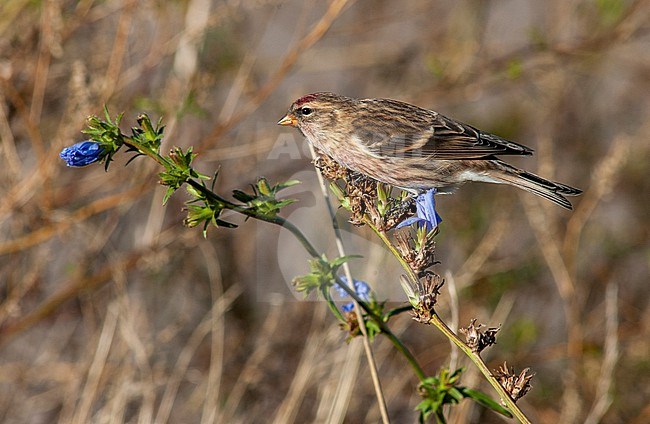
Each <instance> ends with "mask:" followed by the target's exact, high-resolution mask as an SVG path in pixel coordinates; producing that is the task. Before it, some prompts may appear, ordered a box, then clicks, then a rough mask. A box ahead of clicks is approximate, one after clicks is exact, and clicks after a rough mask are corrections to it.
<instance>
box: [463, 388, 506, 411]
mask: <svg viewBox="0 0 650 424" xmlns="http://www.w3.org/2000/svg"><path fill="white" fill-rule="evenodd" d="M459 390H460V392H461V393H462V394H463V396H464V397H467V398H471V399H472V400H474V401H475V402H476V403H478V404H480V405H483V406H484V407H486V408H489V409H491V410H493V411H495V412H498V413H499V414H501V415H504V416H506V417H508V418H512V417H513V415H512V413H511V412H510V411H509V410H508V409H506V408H504V407H503V406H501V404H500V403H498V402H496V401H495V400H493V399H492V398H491V397H489V396H488V395H486V394H485V393H483V392H479V391H478V390H473V389H468V388H467V387H461V388H459Z"/></svg>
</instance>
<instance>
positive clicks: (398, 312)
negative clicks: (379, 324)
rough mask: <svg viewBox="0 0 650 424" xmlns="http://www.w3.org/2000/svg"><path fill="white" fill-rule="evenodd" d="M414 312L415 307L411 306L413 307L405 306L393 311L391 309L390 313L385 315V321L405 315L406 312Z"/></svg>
mask: <svg viewBox="0 0 650 424" xmlns="http://www.w3.org/2000/svg"><path fill="white" fill-rule="evenodd" d="M412 310H413V306H411V305H404V306H400V307H399V308H393V309H391V310H390V311H388V312H386V313H385V314H384V320H385V321H388V320H389V319H390V318H392V317H394V316H396V315H399V314H401V313H404V312H409V311H412Z"/></svg>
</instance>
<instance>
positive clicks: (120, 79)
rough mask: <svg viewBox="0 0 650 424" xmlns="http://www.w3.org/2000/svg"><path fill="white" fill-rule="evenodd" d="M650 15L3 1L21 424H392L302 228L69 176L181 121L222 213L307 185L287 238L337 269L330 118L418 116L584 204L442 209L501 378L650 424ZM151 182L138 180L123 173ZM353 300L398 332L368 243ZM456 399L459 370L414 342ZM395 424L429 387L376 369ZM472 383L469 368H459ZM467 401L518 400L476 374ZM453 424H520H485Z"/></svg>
mask: <svg viewBox="0 0 650 424" xmlns="http://www.w3.org/2000/svg"><path fill="white" fill-rule="evenodd" d="M648 46H650V2H648V1H643V0H569V1H566V0H551V1H546V2H539V1H534V0H519V1H515V0H499V1H487V0H486V1H477V0H472V1H470V0H466V1H451V0H446V1H424V0H412V1H406V2H399V3H398V2H393V1H388V0H383V1H360V0H358V1H344V0H334V1H332V2H321V1H316V0H307V1H296V0H287V1H279V0H277V1H274V0H269V1H264V0H228V1H216V0H214V1H210V0H176V1H160V0H145V1H135V0H103V1H96V0H82V1H66V0H42V1H35V0H3V1H2V2H1V3H0V139H1V140H2V144H1V149H0V155H1V156H2V164H3V166H2V168H1V169H0V174H1V178H2V181H3V183H2V185H1V186H0V191H1V193H2V202H0V219H1V224H0V225H1V228H2V235H1V236H0V255H1V256H0V421H2V422H6V423H52V422H61V423H87V422H96V423H104V422H106V423H108V422H142V423H148V422H157V423H163V422H172V423H194V422H241V423H253V422H277V423H289V422H340V421H341V420H345V422H377V421H378V411H377V408H376V407H375V400H374V395H373V389H372V385H371V381H370V378H369V376H368V373H367V367H366V364H365V359H364V358H363V354H362V351H361V343H360V340H355V341H353V342H352V343H351V344H350V345H346V344H345V343H344V339H345V336H346V335H345V334H344V333H342V332H341V331H340V330H339V328H338V326H337V323H336V322H335V320H334V319H333V318H332V317H331V316H329V315H328V313H327V312H326V310H325V306H324V305H323V304H321V303H320V302H313V301H302V300H301V299H300V298H299V297H296V296H295V295H294V294H292V291H291V286H290V281H291V278H292V277H294V276H295V275H298V274H302V273H305V272H306V271H307V263H306V259H307V256H306V255H305V254H304V253H303V252H302V251H301V250H300V247H299V246H298V245H297V244H296V243H295V242H294V241H293V240H291V238H290V237H289V236H288V235H286V234H284V233H282V232H280V231H278V230H277V229H276V228H270V227H269V226H263V225H261V224H256V223H252V222H241V227H240V228H239V229H237V230H226V229H217V230H211V231H210V232H209V234H208V237H207V239H204V238H203V237H202V235H201V232H200V230H199V229H186V228H183V227H182V225H181V222H182V219H183V211H182V207H183V202H184V201H185V200H186V198H185V197H184V193H182V192H179V193H177V194H176V195H175V196H174V198H173V199H172V200H171V201H170V204H169V205H168V206H167V207H162V206H161V199H162V195H163V191H164V190H162V189H161V188H160V187H159V186H158V185H157V172H158V170H157V169H156V167H155V166H154V164H153V163H148V162H149V161H146V160H139V161H136V162H134V163H132V164H130V165H129V166H128V167H127V168H124V167H123V165H124V163H125V162H126V159H127V158H126V157H119V158H118V160H117V161H116V162H115V163H114V165H113V166H112V168H111V169H110V170H109V172H108V173H106V172H104V170H103V169H102V167H100V166H94V167H90V168H87V169H83V170H74V169H69V168H66V167H65V166H64V164H63V162H62V161H61V160H60V159H59V158H58V152H59V151H60V149H61V148H62V147H63V146H65V145H69V144H72V143H73V142H75V141H79V140H81V139H83V135H82V134H80V130H81V129H82V128H83V126H84V120H85V118H86V117H87V116H88V115H90V114H99V113H101V111H102V106H103V104H107V105H108V107H109V109H110V110H111V112H113V114H117V113H119V112H122V111H124V112H126V114H125V118H124V121H123V126H124V131H127V130H128V127H129V126H131V125H134V124H135V118H136V116H137V114H138V113H140V112H147V113H149V114H150V115H151V116H152V117H153V118H154V119H157V118H158V117H159V116H162V117H164V123H165V124H166V125H167V128H166V135H167V137H166V139H165V144H164V146H165V147H164V148H165V149H168V148H170V147H171V146H173V145H179V146H183V147H186V146H190V145H192V146H194V150H195V151H196V152H198V153H199V157H198V159H197V160H196V162H195V163H196V164H198V166H197V167H198V169H199V171H201V172H204V173H208V174H210V173H212V172H214V170H216V169H217V168H218V167H221V168H220V169H221V171H220V176H219V180H218V182H217V187H218V190H219V191H220V192H222V193H225V194H227V193H229V192H230V191H231V190H232V189H234V188H245V187H247V185H248V184H250V183H252V182H254V181H255V178H256V177H257V176H258V175H264V176H266V177H267V178H269V180H271V181H280V180H287V179H290V178H298V179H300V180H302V181H303V184H302V185H301V186H298V187H296V188H292V189H291V190H292V192H291V193H290V194H291V195H292V196H295V197H296V198H298V199H299V200H300V201H299V202H298V203H297V204H295V205H294V206H292V207H291V208H289V209H287V210H286V211H285V214H286V216H288V217H289V218H290V219H292V220H293V221H295V222H296V224H298V225H299V226H301V227H302V228H304V229H305V230H306V231H307V232H308V233H309V235H310V237H312V238H313V239H314V241H315V243H316V244H317V245H318V246H319V248H321V249H322V250H323V251H326V252H328V254H329V256H330V257H332V256H334V255H335V253H334V252H335V251H334V247H333V243H332V240H331V236H330V235H329V234H328V233H329V230H328V224H327V218H326V213H325V209H324V207H323V205H322V200H321V199H320V194H319V191H318V188H317V185H316V183H315V177H314V172H313V168H312V166H311V164H310V163H309V162H310V161H309V158H308V155H306V154H305V152H306V150H305V149H304V148H303V147H304V146H303V141H302V138H301V137H300V135H299V134H298V133H297V132H289V131H286V129H284V128H280V127H277V126H276V125H275V122H276V121H277V120H278V119H279V118H280V117H282V116H283V114H284V113H285V111H286V109H287V108H288V106H289V105H290V103H291V102H292V101H293V100H294V99H295V98H297V97H298V96H300V95H302V94H305V93H308V92H312V91H334V92H338V93H341V94H345V95H349V96H355V97H390V98H395V99H400V100H404V101H409V102H411V103H415V104H418V105H420V106H423V107H428V108H431V109H435V110H437V111H439V112H442V113H443V114H445V115H448V116H452V117H455V118H457V119H460V120H463V121H465V122H468V123H471V124H472V125H474V126H477V127H479V128H482V129H485V130H487V131H491V132H495V133H497V134H499V135H501V136H504V137H506V138H510V139H512V140H515V141H517V142H520V143H523V144H526V145H529V146H531V147H533V148H534V149H535V150H536V156H535V157H534V158H533V159H531V158H527V159H522V160H521V161H518V162H517V163H516V164H517V165H521V166H524V167H526V168H527V169H530V170H532V171H535V172H538V173H540V174H541V175H544V176H546V177H551V178H554V179H557V180H559V181H562V182H565V183H567V184H570V185H573V186H576V187H580V188H582V189H584V190H585V193H584V194H583V195H582V196H581V197H579V198H576V199H575V211H574V212H573V213H568V212H566V211H563V210H561V209H560V208H558V207H555V206H554V205H552V204H550V203H548V202H547V203H542V202H541V201H539V200H538V199H536V198H534V197H533V196H531V195H528V194H525V193H524V194H522V193H519V192H518V191H517V190H514V189H510V188H506V187H497V186H493V185H482V184H474V185H468V186H465V187H463V188H462V189H461V190H459V191H458V192H457V193H456V194H454V195H451V196H442V197H439V199H438V205H439V206H438V208H439V212H440V214H441V215H442V217H443V219H444V222H443V224H442V227H441V231H442V233H441V235H440V236H439V238H438V248H437V253H438V259H439V260H440V261H441V264H440V265H439V266H438V268H437V270H438V271H439V272H440V273H441V274H443V275H445V276H446V278H447V285H446V287H445V289H444V296H443V300H442V303H441V305H440V307H439V309H440V313H441V314H442V315H443V316H445V317H446V318H447V320H448V321H449V322H450V323H452V324H454V325H462V326H466V325H467V324H468V323H469V321H470V319H471V318H477V319H478V320H479V322H483V323H487V324H489V325H491V326H496V325H498V324H499V323H502V324H503V325H502V331H501V332H500V334H499V336H500V337H499V338H498V344H497V345H496V346H495V347H493V348H491V349H490V350H489V352H486V353H485V355H484V357H485V358H486V360H487V362H488V364H489V365H490V367H491V368H496V367H497V366H498V365H499V364H501V363H503V361H504V360H507V361H508V364H509V365H511V366H514V367H515V368H516V369H517V370H521V369H523V368H525V367H531V368H532V370H533V371H535V372H536V373H537V375H536V377H535V379H534V380H533V390H532V391H531V392H530V393H529V394H528V395H527V396H526V397H525V398H524V399H522V400H521V401H520V405H521V406H522V409H523V410H524V411H525V412H526V413H527V414H528V416H529V417H530V418H531V419H532V420H533V421H534V422H539V423H557V422H560V423H582V422H590V423H595V422H603V423H647V422H650V406H648V400H649V399H650V308H649V300H650V291H649V290H648V275H649V272H648V269H649V263H650V243H649V242H648V241H649V225H648V201H649V195H650V180H649V179H648V172H649V169H650V168H649V166H648V159H649V158H650V155H649V153H650V143H649V140H650V124H649V119H648V118H649V117H650V96H648V93H650V78H649V77H650V52H649V47H648ZM122 156H126V155H122ZM339 215H340V220H341V222H342V223H343V225H344V229H345V231H346V234H347V236H346V237H347V239H346V244H347V247H348V250H349V251H350V253H360V254H363V255H364V256H365V258H364V259H363V260H357V261H355V262H354V263H353V268H354V274H355V275H357V276H358V277H360V278H363V279H365V280H366V281H368V282H369V283H370V284H371V285H372V286H373V287H374V288H375V289H376V290H377V291H378V292H379V293H380V296H383V297H386V298H389V299H390V300H391V301H393V302H395V303H394V304H395V305H398V304H399V303H400V302H403V301H405V298H404V295H403V294H401V293H400V289H399V284H398V276H399V269H398V266H397V263H395V261H393V260H391V259H390V258H389V256H388V254H387V253H386V252H385V251H384V249H382V248H380V247H378V245H377V243H376V241H375V240H373V237H372V235H371V234H370V233H369V232H368V231H367V229H365V228H359V229H357V228H350V227H349V226H345V221H346V213H345V212H344V211H340V213H339ZM393 327H394V328H395V331H396V332H397V333H399V334H401V335H402V337H403V338H404V339H405V341H406V342H407V343H408V344H409V345H410V346H412V348H413V351H414V353H415V355H416V356H417V358H418V359H419V360H420V362H421V363H422V364H423V365H424V366H425V368H426V370H427V371H428V372H430V373H431V374H433V373H435V371H436V370H437V369H438V367H440V366H445V365H448V364H449V361H450V347H449V343H448V342H447V341H446V339H444V338H443V337H442V336H441V335H440V334H438V333H437V332H436V331H434V330H433V329H432V328H428V327H423V326H420V325H418V324H416V323H414V322H413V321H412V320H410V318H409V317H408V316H402V317H400V318H399V319H398V320H397V321H395V322H393ZM374 349H375V352H376V355H377V361H378V364H379V373H380V377H381V380H382V383H383V387H384V390H385V393H386V398H387V402H388V408H389V411H390V414H391V418H392V419H393V420H394V422H397V423H401V422H413V421H414V420H415V416H416V414H415V413H414V412H413V408H414V407H415V405H416V404H417V403H418V396H417V393H416V390H415V386H416V384H417V380H416V378H415V376H414V375H411V374H410V373H409V372H405V367H406V364H405V362H404V360H403V359H402V358H401V357H399V356H398V355H396V353H395V351H394V350H393V349H392V347H391V345H390V344H389V343H388V342H387V341H386V340H382V339H381V338H379V339H377V340H376V341H375V342H374ZM452 361H453V363H454V364H456V365H457V366H462V365H467V364H466V363H465V362H464V361H463V360H462V358H456V357H454V356H453V355H452ZM463 384H464V385H467V386H470V387H479V388H481V389H483V390H485V391H486V392H488V393H492V392H491V389H490V388H489V387H487V386H486V385H485V383H484V382H483V383H482V382H481V379H480V378H479V376H478V375H476V373H475V372H474V370H473V369H472V366H469V367H468V371H467V372H466V374H465V376H464V378H463ZM451 422H481V423H489V422H501V419H500V418H499V417H497V416H496V415H495V414H493V413H489V412H485V411H483V410H481V409H477V408H474V407H473V406H472V405H469V404H467V405H466V404H463V405H462V407H460V408H456V409H455V410H454V411H453V413H452V416H451Z"/></svg>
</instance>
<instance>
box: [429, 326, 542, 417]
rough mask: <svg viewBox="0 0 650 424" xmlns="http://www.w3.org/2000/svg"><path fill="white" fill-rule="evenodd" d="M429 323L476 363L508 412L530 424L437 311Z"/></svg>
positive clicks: (477, 356) (489, 372)
mask: <svg viewBox="0 0 650 424" xmlns="http://www.w3.org/2000/svg"><path fill="white" fill-rule="evenodd" d="M430 323H431V324H433V325H434V326H435V327H436V328H437V329H439V330H440V331H441V332H442V333H443V334H444V335H445V336H446V337H447V338H448V339H449V340H451V341H452V342H453V343H454V344H455V345H456V346H458V348H459V349H460V350H462V351H463V352H464V353H465V355H467V356H468V357H469V359H470V360H471V361H472V362H473V363H474V365H476V367H477V368H478V369H479V370H480V371H481V373H482V374H483V375H484V376H485V378H486V379H487V381H488V382H489V383H490V385H492V387H493V388H494V390H496V392H497V393H498V394H499V397H500V398H501V401H502V402H503V403H504V404H505V405H506V406H507V407H508V409H509V410H510V412H512V413H513V415H514V416H515V417H517V419H518V420H519V422H520V423H522V424H530V421H529V420H528V418H527V417H526V415H524V413H523V412H522V411H521V409H519V407H518V406H517V405H516V404H515V401H514V400H512V398H511V397H510V394H509V393H508V392H506V390H505V389H504V388H503V386H501V384H500V383H499V382H498V381H497V379H496V378H495V377H494V376H493V375H492V371H490V369H489V368H488V367H487V365H485V362H483V358H481V357H480V356H479V355H478V354H477V353H474V352H473V351H472V349H470V347H469V346H467V345H466V344H465V342H463V341H462V340H461V339H460V338H459V337H458V336H457V335H456V333H454V332H453V331H452V330H451V328H449V327H448V326H447V324H445V322H444V321H443V320H442V319H441V318H440V317H439V316H438V314H437V313H434V314H433V316H432V317H431V320H430Z"/></svg>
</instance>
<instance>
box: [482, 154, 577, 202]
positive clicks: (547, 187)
mask: <svg viewBox="0 0 650 424" xmlns="http://www.w3.org/2000/svg"><path fill="white" fill-rule="evenodd" d="M502 165H505V166H503V167H500V169H495V170H492V171H490V173H489V174H490V177H492V178H494V179H495V180H498V181H499V182H502V183H506V184H510V185H513V186H515V187H518V188H520V189H522V190H526V191H528V192H530V193H533V194H536V195H538V196H540V197H543V198H544V199H548V200H550V201H551V202H553V203H556V204H558V205H560V206H562V207H563V208H566V209H573V206H572V205H571V202H569V201H568V200H567V199H566V197H564V196H577V195H578V194H580V193H582V190H580V189H577V188H574V187H570V186H568V185H565V184H561V183H556V182H554V181H549V180H547V179H545V178H542V177H540V176H539V175H535V174H532V173H530V172H526V171H523V170H521V169H517V168H515V167H513V166H510V165H506V164H504V163H502Z"/></svg>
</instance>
